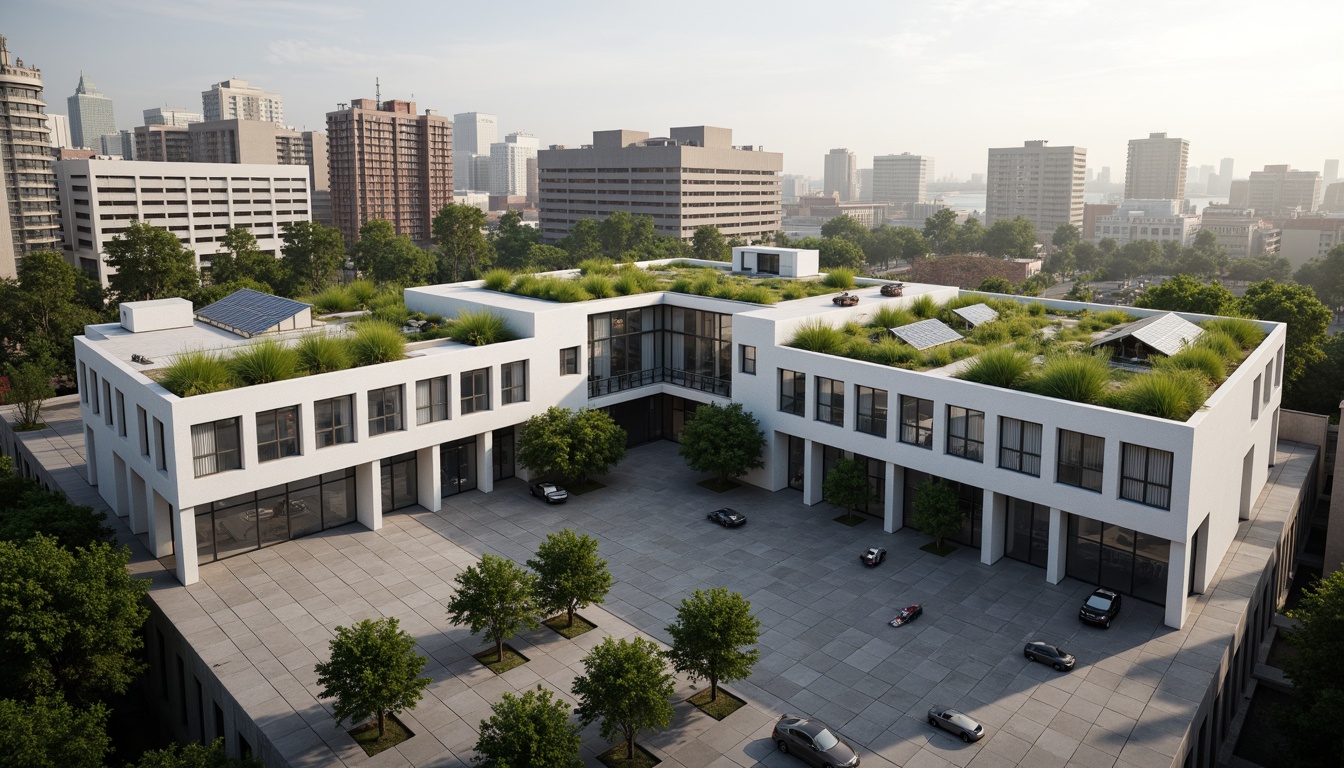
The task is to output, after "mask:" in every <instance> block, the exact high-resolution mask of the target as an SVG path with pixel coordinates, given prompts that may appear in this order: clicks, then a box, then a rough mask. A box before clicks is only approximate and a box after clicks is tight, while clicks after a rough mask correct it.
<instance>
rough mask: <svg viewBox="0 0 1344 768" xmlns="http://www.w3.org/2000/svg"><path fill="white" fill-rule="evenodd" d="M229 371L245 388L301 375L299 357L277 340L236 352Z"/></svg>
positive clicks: (230, 361)
mask: <svg viewBox="0 0 1344 768" xmlns="http://www.w3.org/2000/svg"><path fill="white" fill-rule="evenodd" d="M228 366H229V371H230V372H232V373H233V376H234V378H236V379H237V380H238V383H239V384H241V385H242V386H245V387H250V386H252V385H254V384H269V383H271V382H272V381H284V380H285V379H292V378H294V377H295V376H298V375H299V355H298V353H297V352H295V351H294V350H292V349H290V348H289V347H286V346H285V345H283V344H281V343H280V342H278V341H276V340H275V339H267V340H265V341H260V342H257V343H254V344H249V345H248V346H247V347H245V348H243V349H242V350H239V351H238V352H235V353H234V355H233V357H231V358H229V361H228Z"/></svg>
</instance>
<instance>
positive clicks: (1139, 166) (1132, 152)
mask: <svg viewBox="0 0 1344 768" xmlns="http://www.w3.org/2000/svg"><path fill="white" fill-rule="evenodd" d="M1189 157H1190V142H1188V141H1186V140H1185V139H1169V138H1167V134H1165V133H1150V134H1148V138H1146V139H1130V140H1129V156H1128V158H1127V159H1126V161H1125V199H1126V200H1183V199H1185V169H1186V163H1187V162H1188V160H1189ZM1205 168H1207V169H1208V171H1212V170H1213V167H1212V166H1203V167H1201V168H1200V174H1201V175H1200V181H1201V182H1207V181H1208V173H1207V172H1205V170H1204V169H1205Z"/></svg>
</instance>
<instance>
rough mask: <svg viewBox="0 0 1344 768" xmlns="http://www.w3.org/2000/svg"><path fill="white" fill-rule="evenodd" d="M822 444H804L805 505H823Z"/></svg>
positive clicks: (807, 442)
mask: <svg viewBox="0 0 1344 768" xmlns="http://www.w3.org/2000/svg"><path fill="white" fill-rule="evenodd" d="M821 482H822V478H821V443H818V442H815V441H813V440H807V441H804V443H803V503H804V504H806V505H807V506H809V507H810V506H813V505H815V504H820V503H821Z"/></svg>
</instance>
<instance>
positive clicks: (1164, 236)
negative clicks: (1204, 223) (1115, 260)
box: [1092, 200, 1200, 245]
mask: <svg viewBox="0 0 1344 768" xmlns="http://www.w3.org/2000/svg"><path fill="white" fill-rule="evenodd" d="M1199 226H1200V217H1199V215H1198V214H1187V213H1181V203H1180V201H1179V200H1126V201H1124V202H1123V203H1121V204H1120V206H1119V207H1118V208H1116V209H1115V212H1114V213H1109V214H1106V215H1104V216H1098V217H1097V222H1096V229H1095V231H1094V235H1093V238H1092V240H1093V242H1101V241H1102V240H1104V239H1106V238H1110V239H1112V240H1114V241H1115V242H1116V243H1118V244H1120V245H1124V244H1125V243H1128V242H1130V241H1131V240H1152V241H1154V242H1157V243H1164V242H1168V241H1174V242H1177V243H1180V244H1181V245H1194V243H1195V235H1197V234H1199Z"/></svg>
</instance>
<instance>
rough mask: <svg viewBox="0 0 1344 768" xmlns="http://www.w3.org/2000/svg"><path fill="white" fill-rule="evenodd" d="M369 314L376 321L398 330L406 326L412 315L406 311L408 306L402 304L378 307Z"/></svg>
mask: <svg viewBox="0 0 1344 768" xmlns="http://www.w3.org/2000/svg"><path fill="white" fill-rule="evenodd" d="M369 314H370V316H371V317H373V319H375V320H379V321H381V322H384V323H387V324H388V325H395V326H396V327H398V328H400V327H402V326H403V325H405V324H406V321H407V320H408V319H410V316H411V313H410V312H409V311H408V310H407V309H406V305H405V304H402V303H401V302H397V303H396V304H388V305H387V306H383V307H378V308H377V309H375V310H373V311H372V312H370V313H369Z"/></svg>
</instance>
